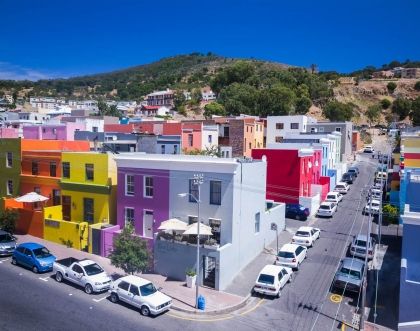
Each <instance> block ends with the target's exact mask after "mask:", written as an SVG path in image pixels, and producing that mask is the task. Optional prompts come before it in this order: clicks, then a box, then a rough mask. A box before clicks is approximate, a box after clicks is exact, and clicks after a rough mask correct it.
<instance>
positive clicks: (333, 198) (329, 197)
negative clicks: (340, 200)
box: [327, 195, 335, 200]
mask: <svg viewBox="0 0 420 331" xmlns="http://www.w3.org/2000/svg"><path fill="white" fill-rule="evenodd" d="M327 199H332V200H335V195H327Z"/></svg>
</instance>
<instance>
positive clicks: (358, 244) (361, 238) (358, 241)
mask: <svg viewBox="0 0 420 331" xmlns="http://www.w3.org/2000/svg"><path fill="white" fill-rule="evenodd" d="M368 245H369V246H368V259H369V260H371V259H373V256H374V255H375V242H374V240H373V239H372V238H371V237H369V242H368ZM349 253H350V255H352V256H355V257H360V258H362V259H364V258H365V256H366V235H363V234H358V235H357V236H355V237H354V238H353V241H352V242H351V244H350V249H349Z"/></svg>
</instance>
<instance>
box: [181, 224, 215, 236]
mask: <svg viewBox="0 0 420 331" xmlns="http://www.w3.org/2000/svg"><path fill="white" fill-rule="evenodd" d="M197 224H198V223H197V222H196V223H193V224H191V225H188V227H187V229H186V230H185V231H184V233H183V235H190V234H194V235H197V234H198V233H197V232H198V226H197ZM212 234H213V233H212V232H211V227H209V226H208V225H205V224H203V223H200V235H203V236H211V235H212Z"/></svg>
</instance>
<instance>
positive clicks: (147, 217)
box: [143, 210, 153, 238]
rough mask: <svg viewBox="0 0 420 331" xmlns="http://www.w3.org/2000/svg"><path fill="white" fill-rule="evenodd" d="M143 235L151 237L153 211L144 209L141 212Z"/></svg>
mask: <svg viewBox="0 0 420 331" xmlns="http://www.w3.org/2000/svg"><path fill="white" fill-rule="evenodd" d="M143 236H144V237H146V238H153V211H150V210H145V211H144V214H143Z"/></svg>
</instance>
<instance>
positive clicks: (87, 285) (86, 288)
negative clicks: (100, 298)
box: [85, 284, 93, 294]
mask: <svg viewBox="0 0 420 331" xmlns="http://www.w3.org/2000/svg"><path fill="white" fill-rule="evenodd" d="M85 292H86V294H92V293H93V288H92V285H90V284H86V285H85Z"/></svg>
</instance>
